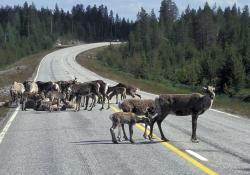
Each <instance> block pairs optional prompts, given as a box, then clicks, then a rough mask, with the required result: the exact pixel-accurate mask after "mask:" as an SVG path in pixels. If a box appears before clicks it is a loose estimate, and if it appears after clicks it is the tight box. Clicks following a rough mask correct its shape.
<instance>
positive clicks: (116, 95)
mask: <svg viewBox="0 0 250 175" xmlns="http://www.w3.org/2000/svg"><path fill="white" fill-rule="evenodd" d="M115 97H116V102H115V103H116V104H118V94H115Z"/></svg>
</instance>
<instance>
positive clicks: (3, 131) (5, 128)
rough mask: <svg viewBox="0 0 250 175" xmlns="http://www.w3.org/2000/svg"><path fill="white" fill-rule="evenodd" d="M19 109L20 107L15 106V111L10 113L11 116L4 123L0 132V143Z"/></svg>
mask: <svg viewBox="0 0 250 175" xmlns="http://www.w3.org/2000/svg"><path fill="white" fill-rule="evenodd" d="M19 109H20V107H17V108H16V109H15V112H14V113H13V114H12V116H11V117H10V119H9V121H8V122H7V123H6V125H5V127H4V128H3V130H2V132H1V134H0V144H1V143H2V141H3V138H4V136H5V134H6V133H7V131H8V129H9V127H10V125H11V123H12V122H13V120H14V119H15V117H16V115H17V113H18V110H19Z"/></svg>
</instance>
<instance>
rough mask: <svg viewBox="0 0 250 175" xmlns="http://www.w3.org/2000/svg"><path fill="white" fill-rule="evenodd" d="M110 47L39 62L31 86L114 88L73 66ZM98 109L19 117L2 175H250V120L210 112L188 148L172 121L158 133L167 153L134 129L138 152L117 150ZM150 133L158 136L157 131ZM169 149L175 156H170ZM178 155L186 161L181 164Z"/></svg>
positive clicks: (181, 122)
mask: <svg viewBox="0 0 250 175" xmlns="http://www.w3.org/2000/svg"><path fill="white" fill-rule="evenodd" d="M107 44H108V43H96V44H88V45H81V46H75V47H70V48H65V49H61V50H58V51H55V52H53V53H51V54H49V55H47V56H46V57H45V58H44V59H43V61H42V63H41V66H40V69H39V72H38V76H37V77H36V78H37V80H41V81H47V80H68V79H73V78H74V76H76V77H77V78H78V79H79V80H80V81H89V80H96V79H103V80H105V81H107V82H108V83H109V84H113V83H114V82H112V81H110V80H107V79H104V78H102V77H100V76H98V75H97V74H95V73H93V72H91V71H89V70H87V69H85V68H83V67H81V66H80V65H78V64H77V63H76V62H75V60H74V58H75V56H76V55H77V54H79V53H80V52H83V51H85V50H88V49H91V48H95V47H99V46H103V45H107ZM142 95H143V97H144V98H153V97H154V95H152V94H148V93H144V92H142ZM99 109H100V105H98V106H97V107H95V108H94V110H93V111H92V112H89V111H83V110H81V111H80V112H77V113H76V112H74V111H72V110H67V111H63V112H52V113H49V112H37V111H33V110H29V111H26V112H22V111H19V112H18V114H17V116H16V118H15V119H14V120H13V122H12V124H11V125H10V127H9V130H8V132H7V133H6V135H5V137H4V138H3V141H2V143H1V144H0V174H1V175H7V174H25V175H26V174H32V175H36V174H59V175H62V174H107V175H110V174H126V175H127V174H131V175H132V174H190V175H195V174H206V173H209V172H210V173H213V172H214V173H215V172H216V173H218V174H237V175H238V174H250V154H249V153H250V137H249V136H250V121H249V120H248V119H244V118H236V117H232V116H229V115H227V114H223V113H218V112H215V111H208V112H206V113H205V114H204V115H202V116H201V117H200V118H199V119H198V130H197V134H198V138H199V139H200V143H198V144H195V143H192V142H190V134H191V117H175V116H169V117H167V118H166V119H165V121H164V122H163V130H164V133H165V135H166V137H167V138H168V139H169V140H170V142H169V144H170V145H167V146H166V145H164V144H163V143H161V142H159V141H158V140H155V141H153V142H150V141H148V140H144V139H143V137H142V134H143V133H142V131H141V130H140V129H138V128H139V127H138V126H137V128H135V129H134V132H135V133H134V138H135V141H136V144H134V145H132V144H130V143H129V142H124V144H119V145H116V144H112V142H111V136H110V132H109V128H110V126H111V122H110V120H109V115H110V114H111V113H112V110H111V109H110V110H103V111H100V110H99ZM155 126H156V125H155ZM154 131H155V134H156V135H158V136H159V130H158V128H157V127H155V130H154ZM171 146H174V148H178V149H179V150H177V151H172V150H170V149H169V147H171ZM186 150H191V151H193V152H194V153H197V154H198V156H199V155H200V156H203V159H202V157H201V158H200V159H202V160H200V159H199V158H197V157H195V156H193V155H190V153H187V152H186ZM178 151H179V152H178ZM176 152H177V153H180V154H181V155H182V153H186V154H185V155H184V157H185V156H188V155H189V156H188V158H186V159H185V158H183V156H182V157H181V156H180V155H178V154H176ZM196 160H197V161H198V163H197V162H196ZM200 163H201V164H200Z"/></svg>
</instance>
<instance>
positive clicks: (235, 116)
mask: <svg viewBox="0 0 250 175" xmlns="http://www.w3.org/2000/svg"><path fill="white" fill-rule="evenodd" d="M210 110H211V111H215V112H218V113H221V114H226V115H229V116H231V117H234V118H240V117H239V116H237V115H233V114H230V113H227V112H223V111H219V110H216V109H210Z"/></svg>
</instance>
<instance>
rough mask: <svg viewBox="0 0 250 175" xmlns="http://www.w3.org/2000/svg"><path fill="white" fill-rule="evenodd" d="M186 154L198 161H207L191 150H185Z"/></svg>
mask: <svg viewBox="0 0 250 175" xmlns="http://www.w3.org/2000/svg"><path fill="white" fill-rule="evenodd" d="M185 151H186V152H187V153H189V154H190V155H192V156H194V157H196V158H197V159H200V160H202V161H206V162H207V161H208V159H207V158H205V157H203V156H201V155H200V154H198V153H196V152H194V151H192V150H188V149H187V150H185Z"/></svg>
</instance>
